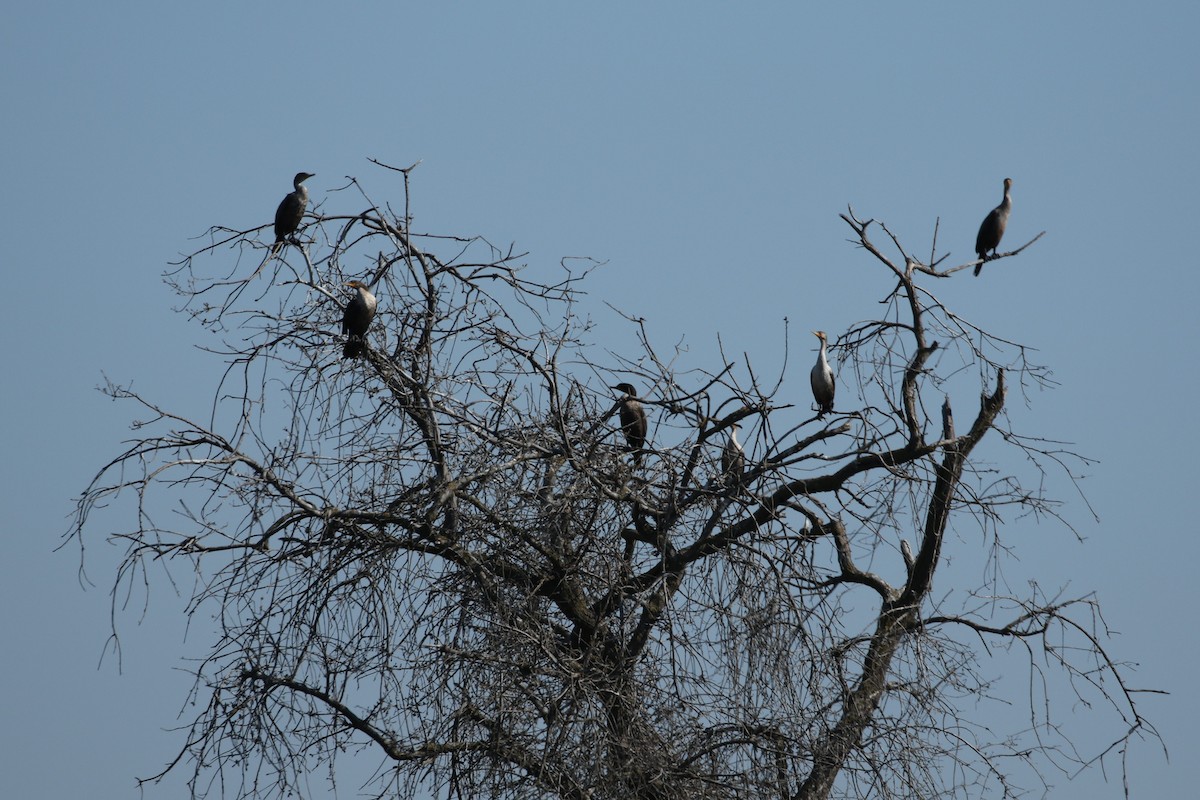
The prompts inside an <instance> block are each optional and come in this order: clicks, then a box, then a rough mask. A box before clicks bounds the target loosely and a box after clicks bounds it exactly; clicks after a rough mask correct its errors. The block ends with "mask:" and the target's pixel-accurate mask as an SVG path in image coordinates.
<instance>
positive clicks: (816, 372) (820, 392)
mask: <svg viewBox="0 0 1200 800" xmlns="http://www.w3.org/2000/svg"><path fill="white" fill-rule="evenodd" d="M813 336H816V337H817V338H818V339H820V340H821V352H820V353H819V354H818V355H817V363H816V364H814V365H813V368H812V372H811V373H810V374H809V376H808V377H809V381H810V382H811V383H812V392H813V399H814V400H816V401H817V419H821V418H822V417H824V416H825V415H826V414H828V413H829V412H830V411H833V394H834V392H835V391H837V383H836V382H835V381H834V379H833V370H832V369H830V368H829V361H827V360H826V358H825V331H813Z"/></svg>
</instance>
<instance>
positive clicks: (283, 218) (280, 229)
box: [273, 172, 313, 250]
mask: <svg viewBox="0 0 1200 800" xmlns="http://www.w3.org/2000/svg"><path fill="white" fill-rule="evenodd" d="M312 176H313V173H311V172H297V173H296V177H295V178H293V179H292V186H294V187H295V191H293V192H289V193H288V195H287V196H286V197H284V198H283V200H282V201H280V203H279V208H277V209H275V247H274V248H273V249H275V250H278V249H279V247H280V245H282V244H283V243H284V242H286V241H287V239H288V237H289V236H291V235H292V234H293V233H295V232H296V229H297V228H299V227H300V221H301V220H303V219H304V209H305V208H307V207H308V189H305V188H304V186H302V184H303V183H304V182H305V181H306V180H308V179H309V178H311V177H312Z"/></svg>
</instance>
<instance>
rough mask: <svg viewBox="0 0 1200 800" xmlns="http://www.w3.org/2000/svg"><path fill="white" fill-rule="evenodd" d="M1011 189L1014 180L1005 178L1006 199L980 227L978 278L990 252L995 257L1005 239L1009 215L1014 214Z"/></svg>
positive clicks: (976, 247)
mask: <svg viewBox="0 0 1200 800" xmlns="http://www.w3.org/2000/svg"><path fill="white" fill-rule="evenodd" d="M1010 189H1012V178H1005V179H1004V199H1003V200H1001V201H1000V205H998V206H996V207H995V208H993V209H992V210H991V211H989V212H988V215H987V216H986V217H984V218H983V223H982V224H981V225H980V226H979V233H978V235H976V237H975V254H976V255H978V256H979V263H978V264H976V265H975V275H976V277H978V276H979V273H980V271H981V270H982V269H983V262H984V261H986V260H987V257H988V255H987V254H988V251H989V250H991V251H992V254H993V255H995V253H996V248H997V247H999V246H1000V240H1001V239H1002V238H1003V237H1004V229H1005V228H1007V227H1008V215H1009V213H1011V212H1012V196H1011V195H1010V194H1009V190H1010Z"/></svg>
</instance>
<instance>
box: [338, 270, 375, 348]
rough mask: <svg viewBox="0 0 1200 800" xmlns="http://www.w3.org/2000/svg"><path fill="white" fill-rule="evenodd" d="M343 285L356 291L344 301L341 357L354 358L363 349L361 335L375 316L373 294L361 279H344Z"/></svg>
mask: <svg viewBox="0 0 1200 800" xmlns="http://www.w3.org/2000/svg"><path fill="white" fill-rule="evenodd" d="M343 285H344V286H350V287H353V288H354V289H355V290H357V291H356V292H355V295H354V297H352V298H350V302H348V303H346V310H345V312H343V313H342V333H343V334H345V335H346V343H345V344H344V345H342V357H343V358H356V357H358V356H359V355H360V354H361V353H362V351H363V346H364V345H363V337H364V336H366V335H367V328H369V327H370V326H371V319H372V318H373V317H374V316H375V305H376V302H375V295H373V294H371V292H370V290H369V289H367V285H366V284H365V283H363V282H362V281H346V283H345V284H343Z"/></svg>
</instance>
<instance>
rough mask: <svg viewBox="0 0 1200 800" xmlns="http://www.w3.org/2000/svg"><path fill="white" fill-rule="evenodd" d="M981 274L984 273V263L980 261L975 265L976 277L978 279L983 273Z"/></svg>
mask: <svg viewBox="0 0 1200 800" xmlns="http://www.w3.org/2000/svg"><path fill="white" fill-rule="evenodd" d="M981 272H983V261H980V262H979V263H978V264H976V265H975V277H976V278H978V277H979V273H981Z"/></svg>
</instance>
